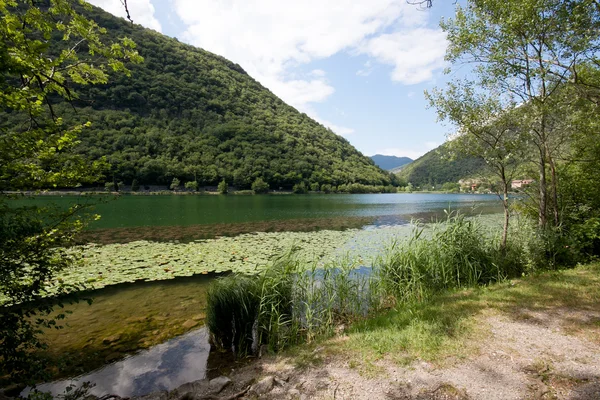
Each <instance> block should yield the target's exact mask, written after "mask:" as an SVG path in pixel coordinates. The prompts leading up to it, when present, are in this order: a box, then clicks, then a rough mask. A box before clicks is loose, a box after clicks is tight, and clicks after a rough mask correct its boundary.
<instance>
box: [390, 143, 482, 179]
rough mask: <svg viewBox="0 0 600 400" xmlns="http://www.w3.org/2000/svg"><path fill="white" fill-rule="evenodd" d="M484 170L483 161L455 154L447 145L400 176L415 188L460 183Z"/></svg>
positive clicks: (415, 162)
mask: <svg viewBox="0 0 600 400" xmlns="http://www.w3.org/2000/svg"><path fill="white" fill-rule="evenodd" d="M484 168H485V162H484V161H483V159H481V158H477V157H471V156H468V155H464V154H461V153H455V152H453V151H451V149H449V147H448V144H447V143H445V144H443V145H441V146H439V147H437V148H435V149H433V150H431V151H430V152H428V153H426V154H424V155H423V156H421V157H419V158H417V159H416V160H415V161H413V162H412V163H410V164H408V165H406V166H405V167H404V168H402V170H401V171H400V172H399V173H398V176H399V177H400V179H402V180H404V181H406V182H410V183H411V184H412V185H413V186H416V187H421V186H423V185H429V186H431V185H439V184H443V183H446V182H458V181H459V180H460V179H463V178H469V177H473V176H476V175H477V174H478V173H480V172H482V170H483V169H484Z"/></svg>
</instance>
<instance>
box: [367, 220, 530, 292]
mask: <svg viewBox="0 0 600 400" xmlns="http://www.w3.org/2000/svg"><path fill="white" fill-rule="evenodd" d="M425 229H429V230H430V231H431V233H430V234H429V235H428V237H424V232H425ZM497 243H498V241H497V240H495V238H493V237H490V235H489V234H488V233H487V232H486V229H485V227H484V226H482V225H481V224H480V223H479V222H478V220H477V219H467V218H465V217H464V215H461V214H455V213H451V214H449V215H448V218H447V219H446V220H445V221H443V222H442V223H438V224H433V225H430V226H429V227H428V228H425V227H424V226H422V225H417V226H416V227H415V229H414V231H413V234H412V236H411V237H410V239H409V240H408V242H405V243H401V244H394V245H393V246H392V247H391V248H390V249H389V251H388V252H387V253H386V254H385V255H384V256H382V257H381V258H379V260H378V262H377V273H378V274H379V277H380V281H381V283H382V284H383V285H384V286H385V288H386V290H387V292H388V293H390V294H391V295H393V296H395V298H396V300H397V301H400V302H407V301H422V300H425V299H426V298H427V297H429V296H430V295H431V294H433V293H437V292H440V291H443V290H447V289H454V288H460V287H469V286H474V285H478V284H487V283H490V282H496V281H500V280H503V279H506V278H507V277H513V276H518V275H520V274H521V273H522V272H523V263H522V262H521V261H520V255H521V249H520V248H519V247H518V246H515V245H514V243H513V242H511V243H509V244H508V245H507V248H506V249H505V250H504V251H501V250H500V249H499V247H498V246H497Z"/></svg>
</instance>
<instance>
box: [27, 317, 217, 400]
mask: <svg viewBox="0 0 600 400" xmlns="http://www.w3.org/2000/svg"><path fill="white" fill-rule="evenodd" d="M209 352H210V344H209V343H208V334H207V332H206V329H205V328H201V329H197V330H194V331H191V332H188V333H186V334H185V335H181V336H178V337H175V338H173V339H171V340H169V341H167V342H165V343H161V344H159V345H157V346H154V347H152V348H151V349H149V350H143V351H140V352H139V353H137V354H134V355H132V356H128V357H126V358H125V359H123V360H121V361H118V362H115V363H113V364H109V365H107V366H105V367H103V368H100V369H98V370H95V371H93V372H91V373H89V374H85V375H81V376H78V377H77V378H74V379H66V380H61V381H56V382H52V383H47V384H43V385H39V386H38V387H37V389H38V390H39V391H41V392H50V393H52V395H53V396H56V395H59V394H61V393H64V391H65V389H66V388H67V387H68V386H70V385H75V386H80V385H81V384H82V383H83V382H93V383H94V386H93V387H92V388H91V389H90V394H94V395H96V396H99V397H100V396H103V395H106V394H114V395H118V396H121V397H131V396H141V395H144V394H147V393H152V392H156V391H160V390H172V389H175V388H177V387H179V386H180V385H182V384H184V383H186V382H192V381H195V380H198V379H203V378H204V377H205V376H206V365H207V361H208V356H209ZM27 393H28V390H25V391H24V392H23V393H21V395H22V396H26V395H27Z"/></svg>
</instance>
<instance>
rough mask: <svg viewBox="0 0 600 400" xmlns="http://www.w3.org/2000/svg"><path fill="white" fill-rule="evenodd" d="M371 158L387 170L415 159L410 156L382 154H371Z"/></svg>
mask: <svg viewBox="0 0 600 400" xmlns="http://www.w3.org/2000/svg"><path fill="white" fill-rule="evenodd" d="M371 160H373V162H374V163H375V165H377V166H378V167H380V168H382V169H385V170H386V171H393V170H395V169H398V168H401V167H403V166H405V165H406V164H409V163H411V162H412V161H413V160H412V158H408V157H396V156H384V155H381V154H375V155H374V156H371Z"/></svg>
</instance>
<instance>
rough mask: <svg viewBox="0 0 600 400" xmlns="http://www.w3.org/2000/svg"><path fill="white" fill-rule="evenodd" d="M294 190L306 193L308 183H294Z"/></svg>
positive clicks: (297, 192) (298, 192)
mask: <svg viewBox="0 0 600 400" xmlns="http://www.w3.org/2000/svg"><path fill="white" fill-rule="evenodd" d="M292 192H294V193H296V194H306V192H307V190H306V184H305V183H304V182H300V183H297V184H295V185H294V187H293V188H292Z"/></svg>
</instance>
